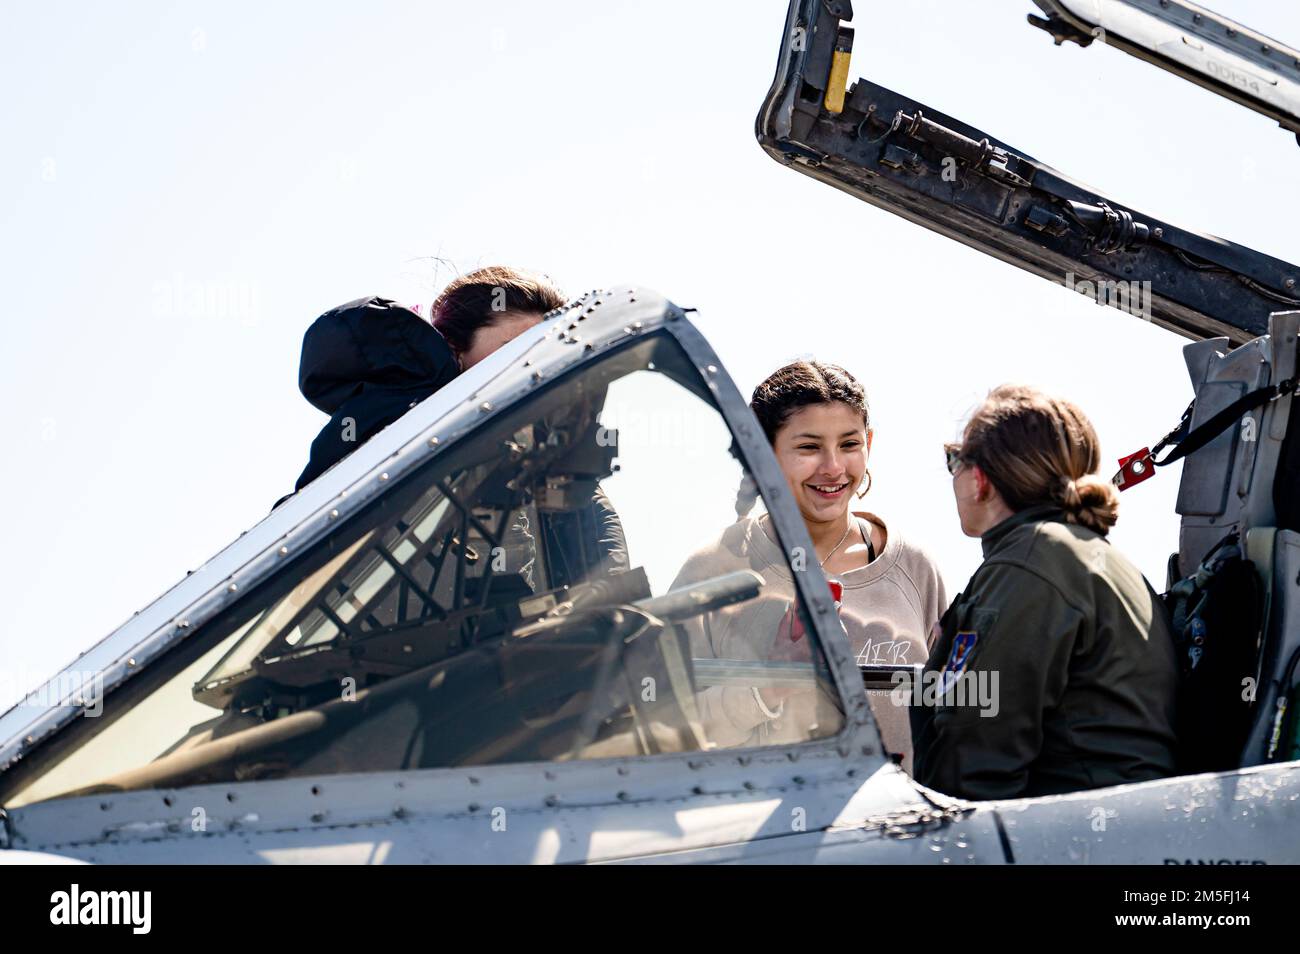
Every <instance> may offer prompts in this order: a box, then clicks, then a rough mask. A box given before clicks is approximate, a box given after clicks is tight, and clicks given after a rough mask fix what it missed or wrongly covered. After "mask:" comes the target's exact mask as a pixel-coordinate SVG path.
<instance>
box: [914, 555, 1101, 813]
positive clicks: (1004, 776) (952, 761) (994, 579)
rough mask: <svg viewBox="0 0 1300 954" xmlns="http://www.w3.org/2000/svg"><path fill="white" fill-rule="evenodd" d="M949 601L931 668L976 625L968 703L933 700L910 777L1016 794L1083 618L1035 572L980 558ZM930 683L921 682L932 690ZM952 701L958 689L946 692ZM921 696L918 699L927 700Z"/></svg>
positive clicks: (964, 792) (969, 794) (959, 789)
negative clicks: (958, 595)
mask: <svg viewBox="0 0 1300 954" xmlns="http://www.w3.org/2000/svg"><path fill="white" fill-rule="evenodd" d="M971 584H972V585H971V586H970V587H969V588H968V590H967V593H966V594H965V595H964V598H962V599H961V600H960V602H959V603H958V604H954V607H953V609H954V613H953V618H952V620H951V621H950V622H949V623H948V625H947V626H945V630H950V632H945V633H944V638H943V640H942V642H941V643H940V644H939V645H938V646H936V651H935V654H934V655H933V656H932V657H931V659H930V663H929V666H927V673H926V678H927V680H935V679H937V675H936V673H935V671H936V670H939V669H941V668H943V666H944V664H945V663H946V662H947V660H948V654H949V653H950V651H951V646H952V643H953V639H954V638H955V635H956V634H957V633H959V632H963V631H965V632H974V633H975V634H976V643H975V646H974V648H973V649H972V651H971V654H970V656H969V660H968V662H967V665H966V668H965V672H966V673H968V674H970V675H966V676H963V677H962V678H963V681H964V686H963V689H964V690H965V692H964V695H965V700H964V702H965V704H964V705H955V704H949V705H944V704H942V703H943V701H944V698H945V697H940V699H939V700H938V701H939V703H940V704H939V705H936V706H934V708H933V709H932V710H931V712H929V713H926V714H925V715H924V716H923V718H924V719H925V721H926V722H928V727H927V730H926V731H925V732H924V733H923V736H922V737H921V738H919V739H918V740H917V743H918V749H917V753H916V765H915V767H916V777H917V780H918V781H920V782H921V783H922V784H924V785H928V786H929V787H931V788H934V789H938V790H939V791H941V792H946V793H948V794H950V795H956V796H959V797H962V798H970V799H992V798H1016V797H1018V796H1020V795H1022V794H1023V793H1024V791H1025V788H1026V786H1027V784H1028V781H1029V770H1030V766H1031V765H1032V764H1033V762H1034V761H1035V759H1037V757H1038V755H1039V753H1040V751H1041V750H1042V746H1043V717H1044V713H1046V712H1048V711H1049V710H1051V709H1052V708H1053V707H1055V706H1056V705H1057V704H1058V703H1059V702H1060V700H1061V698H1062V696H1063V695H1064V692H1065V688H1066V683H1067V682H1068V680H1069V667H1070V657H1071V654H1072V652H1073V649H1074V646H1075V643H1076V640H1077V639H1078V636H1079V632H1080V628H1081V626H1082V625H1083V621H1084V615H1083V613H1082V612H1080V611H1079V610H1077V609H1075V608H1074V607H1072V606H1071V605H1069V604H1068V603H1067V602H1066V601H1065V599H1064V597H1063V596H1062V595H1061V593H1060V591H1059V590H1058V589H1057V588H1056V587H1055V586H1054V585H1052V584H1051V583H1048V582H1047V581H1046V580H1044V579H1043V578H1042V577H1040V576H1038V575H1037V574H1036V573H1034V572H1033V571H1032V570H1028V569H1026V568H1024V567H1021V566H1017V565H1015V564H986V565H985V566H984V567H982V568H981V569H980V570H979V572H978V573H977V576H976V579H973V580H972V581H971ZM930 685H931V683H927V685H926V688H927V689H929V688H930ZM946 698H947V699H948V701H949V702H956V701H958V700H957V693H956V692H954V693H952V694H951V695H950V696H949V697H946ZM931 700H932V695H931V694H930V693H927V695H926V696H925V698H924V700H923V702H924V703H925V704H929V703H930V702H931Z"/></svg>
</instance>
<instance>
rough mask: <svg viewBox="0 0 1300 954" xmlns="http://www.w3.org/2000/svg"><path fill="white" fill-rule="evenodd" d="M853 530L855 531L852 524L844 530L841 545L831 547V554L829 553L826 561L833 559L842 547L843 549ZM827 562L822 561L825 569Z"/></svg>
mask: <svg viewBox="0 0 1300 954" xmlns="http://www.w3.org/2000/svg"><path fill="white" fill-rule="evenodd" d="M852 529H853V524H851V523H850V524H849V525H848V526H847V527H845V528H844V536H842V537H840V542H839V543H837V544H835V546H833V547H831V552H830V553H828V554H826V560H829V559H830V558H831V557H833V556H834V555H835V551H836V550H838V549H839V548H840V547H842V546H843V545H844V541H845V540H847V539H848V538H849V531H850V530H852ZM826 560H822V561H821V565H822V566H823V567H825V566H826Z"/></svg>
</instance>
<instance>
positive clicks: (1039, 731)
mask: <svg viewBox="0 0 1300 954" xmlns="http://www.w3.org/2000/svg"><path fill="white" fill-rule="evenodd" d="M947 452H948V468H949V470H950V471H951V472H952V473H953V493H954V495H955V497H956V499H957V510H958V514H959V516H960V518H961V526H962V530H963V531H964V532H965V533H966V534H967V535H968V536H978V537H980V540H981V543H982V545H983V549H984V562H983V563H982V564H981V565H980V567H979V569H978V570H976V571H975V575H974V576H973V577H971V580H970V583H969V584H968V585H967V587H966V589H965V591H964V592H963V593H961V594H959V595H958V596H957V598H956V599H955V600H954V601H953V603H952V605H951V607H950V608H949V610H948V612H947V613H946V614H945V615H944V617H943V619H942V620H941V621H940V624H939V629H938V633H937V638H936V639H935V640H934V644H933V645H932V647H931V652H930V657H929V661H928V663H927V665H926V669H925V672H924V673H923V675H922V684H923V685H927V686H928V685H930V684H931V683H933V684H934V691H933V692H932V693H930V694H929V695H927V696H924V701H923V704H921V705H917V704H915V702H914V704H913V706H912V712H911V719H912V736H913V743H914V746H915V770H914V774H915V777H916V779H917V780H918V781H919V782H921V783H922V784H924V785H928V786H930V787H931V788H935V789H938V790H939V791H942V792H947V793H949V794H951V795H957V796H961V797H965V798H971V799H991V798H1018V797H1026V796H1036V795H1048V794H1052V793H1056V792H1068V791H1074V790H1078V789H1087V788H1098V787H1102V786H1107V785H1117V784H1120V783H1124V782H1140V781H1145V780H1148V779H1154V778H1161V777H1164V776H1167V775H1171V774H1173V771H1174V756H1173V753H1174V733H1173V725H1174V687H1175V676H1176V663H1175V656H1174V647H1173V639H1172V636H1171V634H1170V630H1169V625H1168V622H1167V621H1166V619H1165V616H1164V610H1163V607H1162V606H1161V604H1160V601H1159V598H1158V597H1157V596H1156V595H1155V593H1154V592H1153V591H1152V590H1151V587H1150V586H1149V585H1148V583H1147V581H1146V580H1145V579H1144V578H1143V576H1142V574H1141V573H1139V572H1138V570H1137V569H1136V568H1135V567H1134V566H1133V565H1132V564H1131V563H1130V562H1129V561H1128V560H1127V559H1125V558H1124V556H1123V555H1121V554H1120V553H1118V552H1117V551H1116V550H1115V549H1114V548H1113V547H1111V545H1110V544H1109V542H1108V541H1107V540H1106V533H1107V531H1109V529H1110V528H1111V527H1112V526H1113V525H1114V523H1115V520H1116V515H1117V512H1118V503H1119V502H1118V493H1117V491H1116V489H1115V487H1114V486H1112V485H1111V484H1110V483H1108V482H1107V481H1105V480H1103V479H1101V478H1099V477H1097V476H1096V475H1095V471H1096V469H1097V466H1098V463H1099V453H1098V442H1097V435H1096V432H1095V431H1094V430H1093V428H1092V424H1091V423H1089V421H1088V419H1087V418H1086V417H1085V416H1084V415H1083V413H1082V412H1081V411H1080V410H1079V409H1078V408H1077V407H1075V406H1074V405H1073V404H1071V403H1069V402H1068V401H1064V400H1060V399H1058V398H1053V397H1050V396H1048V395H1045V394H1042V393H1041V392H1038V391H1035V390H1033V389H1032V388H1027V387H1018V386H1003V387H1000V388H997V389H995V390H994V391H992V392H991V393H990V394H989V396H988V398H987V399H986V401H985V402H984V404H983V405H982V406H981V407H980V408H979V409H978V410H977V411H975V413H974V414H973V415H972V416H971V418H970V420H969V421H968V422H967V424H966V428H965V432H964V435H963V440H962V442H961V444H960V445H949V446H948V448H947ZM963 682H964V683H966V684H967V685H960V684H961V683H963ZM961 690H967V691H961Z"/></svg>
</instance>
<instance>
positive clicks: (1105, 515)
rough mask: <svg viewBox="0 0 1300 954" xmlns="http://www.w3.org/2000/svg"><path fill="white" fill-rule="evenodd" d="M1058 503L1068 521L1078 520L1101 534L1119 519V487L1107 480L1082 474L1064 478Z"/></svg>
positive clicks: (1094, 475) (1076, 521)
mask: <svg viewBox="0 0 1300 954" xmlns="http://www.w3.org/2000/svg"><path fill="white" fill-rule="evenodd" d="M1061 506H1062V507H1063V508H1064V510H1065V516H1066V519H1067V520H1068V521H1069V522H1070V523H1078V524H1080V525H1082V526H1085V527H1087V528H1088V529H1089V530H1095V531H1096V532H1097V533H1100V534H1102V535H1103V536H1104V535H1105V534H1106V533H1108V532H1109V531H1110V528H1111V527H1113V526H1115V522H1116V521H1117V520H1118V519H1119V490H1117V489H1116V487H1115V485H1114V484H1113V483H1111V482H1110V481H1109V480H1104V479H1102V478H1101V477H1098V476H1097V475H1096V474H1085V475H1084V476H1082V477H1079V478H1077V479H1075V480H1068V479H1067V480H1066V482H1065V493H1064V495H1063V499H1062V500H1061Z"/></svg>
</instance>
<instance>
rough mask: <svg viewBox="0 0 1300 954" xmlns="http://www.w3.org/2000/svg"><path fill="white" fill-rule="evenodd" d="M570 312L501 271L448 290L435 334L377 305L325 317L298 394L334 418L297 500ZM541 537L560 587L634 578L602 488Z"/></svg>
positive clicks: (317, 326) (551, 522) (384, 302)
mask: <svg viewBox="0 0 1300 954" xmlns="http://www.w3.org/2000/svg"><path fill="white" fill-rule="evenodd" d="M564 303H565V299H564V296H563V295H562V294H561V293H560V292H559V290H558V289H556V288H555V287H554V286H552V285H551V284H550V283H549V282H547V281H545V280H544V279H541V278H539V277H535V276H531V275H528V274H527V273H524V272H520V271H517V270H515V269H511V268H507V267H502V266H494V267H490V268H484V269H479V270H478V271H475V272H471V273H469V274H467V275H462V276H460V277H459V278H457V279H455V280H453V281H452V282H451V283H449V284H448V286H447V288H446V289H444V290H443V292H442V294H441V295H439V297H438V299H437V301H435V302H434V304H433V307H432V309H431V312H432V316H433V322H432V324H431V323H429V322H426V321H425V320H424V319H423V318H421V317H420V316H419V315H418V314H416V313H415V312H414V311H412V310H411V309H409V308H406V307H403V306H402V305H399V304H397V303H396V302H393V301H391V300H389V299H387V298H380V297H377V296H372V297H370V298H359V299H357V300H356V301H351V302H348V303H347V304H344V305H339V306H338V307H337V308H333V309H331V310H329V311H327V312H325V314H323V315H321V316H320V317H319V318H317V319H316V320H315V321H314V322H313V323H312V325H311V327H310V328H308V329H307V332H306V334H305V335H304V336H303V343H302V360H301V363H300V366H299V371H298V388H299V390H300V391H302V394H303V397H305V398H306V399H307V400H308V401H309V402H311V404H312V405H313V406H314V407H316V408H318V409H320V410H322V411H324V412H325V413H326V414H329V415H331V416H330V420H329V422H328V423H327V424H326V425H325V426H324V427H323V428H321V431H320V433H319V434H317V435H316V439H315V440H314V441H312V445H311V453H310V456H309V459H308V461H307V466H306V467H305V468H304V469H303V472H302V474H301V475H299V477H298V480H297V483H296V484H295V487H294V491H295V492H297V491H299V490H301V489H302V488H303V487H305V486H307V485H308V484H309V483H311V482H312V481H313V480H315V479H316V478H317V477H319V476H320V475H321V474H323V473H325V471H327V470H329V468H331V467H332V466H334V465H335V464H336V463H338V462H339V461H340V460H342V459H343V458H344V457H346V456H347V455H348V454H350V453H352V451H354V450H356V449H357V448H358V447H360V446H361V444H362V443H364V442H365V441H367V440H369V439H370V438H371V437H373V436H374V435H375V434H377V433H379V432H380V431H381V430H383V429H384V428H385V427H387V426H388V425H389V424H391V423H393V421H396V420H397V419H398V418H399V417H401V416H402V415H403V414H405V413H406V412H407V411H409V410H410V409H411V408H413V407H415V405H417V404H419V403H420V402H421V401H423V400H424V399H425V398H427V397H429V396H430V395H431V394H433V393H434V392H436V391H437V390H439V389H440V388H442V387H443V386H444V385H446V384H447V383H448V382H450V381H451V380H452V379H453V378H455V377H456V375H458V374H459V373H460V371H461V369H462V368H466V367H470V366H472V365H473V364H476V363H478V362H479V361H481V360H482V359H483V358H485V357H487V355H488V354H490V353H491V352H492V351H495V350H496V349H497V348H500V347H501V346H502V345H504V344H506V343H507V342H508V341H510V340H512V339H513V338H515V337H516V336H518V335H520V334H522V333H523V332H524V331H526V330H527V329H529V328H531V327H533V326H534V325H536V324H537V323H538V322H540V321H541V320H542V316H543V315H544V314H545V313H546V312H548V311H551V310H552V309H554V308H558V307H561V306H562V305H563V304H564ZM289 496H292V495H288V496H285V497H282V498H280V500H277V501H276V502H275V505H274V506H275V507H278V506H279V505H280V504H281V503H283V502H284V501H285V500H287V499H289ZM272 509H274V507H273V508H272ZM542 530H543V533H542V540H543V545H544V546H545V547H546V550H547V562H548V565H550V566H552V567H553V568H554V571H555V572H554V575H555V576H556V579H555V580H554V581H553V582H554V584H555V585H556V586H563V585H568V584H572V583H576V582H579V581H581V580H582V579H585V578H587V577H589V576H590V575H591V574H592V573H593V572H596V571H600V572H601V573H619V572H622V571H623V570H625V569H627V566H628V563H627V541H626V538H625V536H624V533H623V528H622V524H621V521H619V519H618V515H617V514H616V513H615V512H614V509H613V506H612V505H611V504H610V502H609V500H608V498H606V497H605V495H604V494H603V493H602V492H600V490H599V488H597V491H596V493H595V495H594V497H593V499H592V502H591V504H590V505H589V506H587V507H583V508H581V509H579V510H575V511H572V512H564V513H555V514H548V515H546V517H545V519H544V520H543V527H542Z"/></svg>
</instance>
